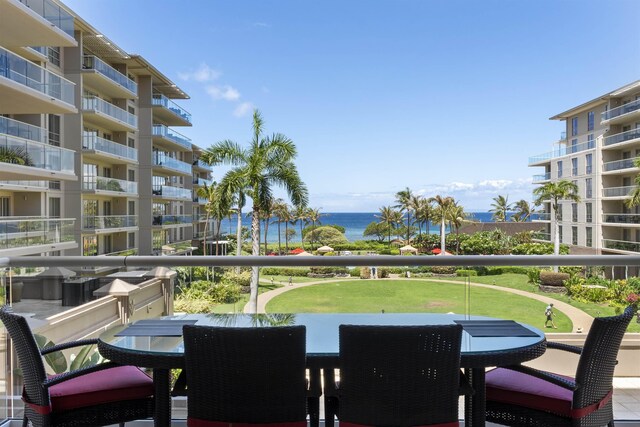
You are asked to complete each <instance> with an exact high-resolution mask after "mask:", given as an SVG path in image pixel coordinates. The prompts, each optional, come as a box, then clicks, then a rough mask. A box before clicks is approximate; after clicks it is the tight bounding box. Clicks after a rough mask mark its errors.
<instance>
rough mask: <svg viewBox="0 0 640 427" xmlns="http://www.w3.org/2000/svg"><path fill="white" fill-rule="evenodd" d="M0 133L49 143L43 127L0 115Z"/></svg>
mask: <svg viewBox="0 0 640 427" xmlns="http://www.w3.org/2000/svg"><path fill="white" fill-rule="evenodd" d="M0 134H5V135H11V136H15V137H18V138H21V139H28V140H29V141H36V142H40V143H42V144H48V143H49V138H48V132H47V130H46V129H45V128H41V127H38V126H34V125H31V124H29V123H25V122H21V121H18V120H14V119H10V118H9V117H1V116H0Z"/></svg>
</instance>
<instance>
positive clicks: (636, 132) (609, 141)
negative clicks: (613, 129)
mask: <svg viewBox="0 0 640 427" xmlns="http://www.w3.org/2000/svg"><path fill="white" fill-rule="evenodd" d="M638 138H640V128H638V129H631V130H628V131H626V132H621V133H616V134H615V135H611V136H607V137H606V138H605V139H604V145H605V146H607V145H613V144H618V143H620V142H625V141H630V140H632V139H638Z"/></svg>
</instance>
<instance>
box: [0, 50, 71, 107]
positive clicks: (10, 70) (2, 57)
mask: <svg viewBox="0 0 640 427" xmlns="http://www.w3.org/2000/svg"><path fill="white" fill-rule="evenodd" d="M0 77H6V78H8V79H9V80H13V81H14V82H16V83H19V84H22V85H25V86H27V87H29V88H31V89H34V90H37V91H38V92H40V93H43V94H45V95H47V96H49V97H51V98H54V99H57V100H60V101H62V102H66V103H67V104H70V105H74V103H73V93H74V89H75V85H74V84H73V83H71V82H70V81H69V80H67V79H65V78H63V77H60V76H59V75H57V74H54V73H52V72H51V71H48V70H46V69H44V68H42V67H39V66H37V65H36V64H34V63H33V62H31V61H27V60H26V59H24V58H22V57H20V56H18V55H16V54H15V53H13V52H9V51H8V50H6V49H4V48H2V47H0Z"/></svg>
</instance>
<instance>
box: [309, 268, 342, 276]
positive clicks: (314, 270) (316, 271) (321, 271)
mask: <svg viewBox="0 0 640 427" xmlns="http://www.w3.org/2000/svg"><path fill="white" fill-rule="evenodd" d="M347 273H348V270H347V267H311V268H310V269H309V274H347Z"/></svg>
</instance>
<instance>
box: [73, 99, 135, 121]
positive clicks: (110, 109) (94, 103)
mask: <svg viewBox="0 0 640 427" xmlns="http://www.w3.org/2000/svg"><path fill="white" fill-rule="evenodd" d="M82 109H83V110H89V111H91V110H93V111H99V112H101V113H103V114H106V115H107V116H110V117H113V118H114V119H116V120H119V121H121V122H124V123H127V124H128V125H129V126H131V127H134V128H137V127H138V118H137V117H136V116H134V115H133V114H131V113H129V112H128V111H125V110H123V109H122V108H120V107H116V106H115V105H113V104H111V103H109V102H107V101H105V100H104V99H100V98H96V97H95V96H83V97H82Z"/></svg>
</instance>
